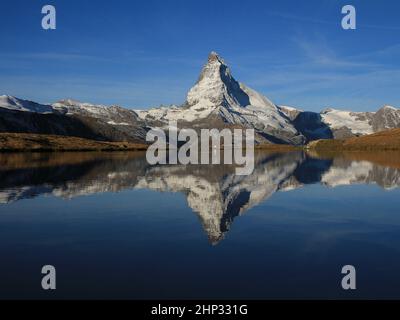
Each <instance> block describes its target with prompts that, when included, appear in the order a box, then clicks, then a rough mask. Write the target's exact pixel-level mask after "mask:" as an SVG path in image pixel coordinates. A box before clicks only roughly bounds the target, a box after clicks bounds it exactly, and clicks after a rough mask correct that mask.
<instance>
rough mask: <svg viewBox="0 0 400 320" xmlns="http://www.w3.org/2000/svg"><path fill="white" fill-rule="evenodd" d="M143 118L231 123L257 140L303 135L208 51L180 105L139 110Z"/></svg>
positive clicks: (201, 124)
mask: <svg viewBox="0 0 400 320" xmlns="http://www.w3.org/2000/svg"><path fill="white" fill-rule="evenodd" d="M138 114H139V116H140V117H141V118H143V119H144V120H147V121H155V122H158V123H159V122H165V123H166V122H168V121H170V120H176V121H178V122H179V121H180V122H181V123H182V122H183V123H185V124H188V123H191V124H192V125H193V126H194V127H197V128H201V127H210V126H216V127H218V126H222V125H224V126H226V125H235V126H240V127H243V128H254V129H255V131H256V139H257V141H259V142H264V143H265V142H270V143H290V144H301V143H303V142H304V137H303V135H301V134H300V133H299V132H298V131H297V130H296V129H295V127H294V126H293V125H292V123H291V121H290V119H289V118H288V116H287V115H286V114H285V113H284V112H282V111H281V110H280V109H279V107H278V106H276V105H275V104H274V103H272V102H271V101H270V100H268V99H267V98H266V97H264V96H263V95H261V94H260V93H258V92H256V91H254V90H252V89H250V88H249V87H247V86H245V85H244V84H242V83H239V82H237V81H236V80H235V79H234V77H233V76H232V73H231V71H230V69H229V67H228V66H227V65H226V64H225V62H224V60H223V59H222V58H221V57H220V56H219V55H218V54H217V53H216V52H214V51H213V52H211V53H210V54H209V56H208V61H207V63H206V64H205V65H204V67H203V69H202V71H201V73H200V77H199V79H198V80H197V82H196V84H195V85H194V86H193V87H192V88H191V89H190V90H189V92H188V94H187V99H186V103H185V104H184V105H182V106H180V107H176V106H173V107H169V108H165V107H164V108H156V109H151V110H148V111H139V112H138Z"/></svg>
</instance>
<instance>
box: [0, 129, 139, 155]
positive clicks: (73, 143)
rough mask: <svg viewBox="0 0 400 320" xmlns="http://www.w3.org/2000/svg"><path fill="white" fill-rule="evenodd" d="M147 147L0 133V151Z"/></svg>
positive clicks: (61, 137)
mask: <svg viewBox="0 0 400 320" xmlns="http://www.w3.org/2000/svg"><path fill="white" fill-rule="evenodd" d="M146 149H147V145H145V144H138V143H130V142H105V141H95V140H89V139H84V138H78V137H69V136H57V135H47V134H31V133H0V151H2V152H6V151H18V152H23V151H29V152H34V151H131V150H146Z"/></svg>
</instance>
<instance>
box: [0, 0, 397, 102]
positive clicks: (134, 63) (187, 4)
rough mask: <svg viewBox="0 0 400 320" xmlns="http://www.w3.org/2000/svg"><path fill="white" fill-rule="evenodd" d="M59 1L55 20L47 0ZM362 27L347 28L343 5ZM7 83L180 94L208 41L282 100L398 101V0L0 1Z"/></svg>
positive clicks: (53, 93)
mask: <svg viewBox="0 0 400 320" xmlns="http://www.w3.org/2000/svg"><path fill="white" fill-rule="evenodd" d="M45 4H53V5H55V7H56V9H57V30H55V31H45V30H43V29H42V28H41V19H42V14H41V8H42V6H43V5H45ZM345 4H353V5H354V6H355V7H356V9H357V30H348V31H345V30H343V29H342V28H341V25H340V22H341V18H342V14H341V7H342V6H343V5H345ZM0 11H1V13H2V14H1V16H2V17H1V19H0V41H1V42H0V94H10V95H15V96H18V97H21V98H26V99H31V100H35V101H39V102H42V103H47V102H54V101H56V100H59V99H62V98H74V99H77V100H81V101H86V102H93V103H103V104H119V105H122V106H126V107H137V108H139V107H140V108H147V107H150V106H157V105H159V104H171V103H176V104H179V103H182V102H184V100H185V96H186V92H187V90H188V89H189V88H190V87H191V86H192V85H193V84H194V82H195V81H196V80H197V77H198V75H199V72H200V69H201V67H202V65H203V64H204V63H205V61H206V59H207V55H208V53H209V52H210V51H211V50H215V51H217V52H218V53H219V54H220V55H221V56H222V57H223V58H224V59H225V60H226V61H227V63H228V64H229V65H230V67H231V69H232V73H233V75H234V77H235V78H236V79H237V80H238V81H241V82H244V83H246V84H247V85H249V86H250V87H253V88H254V89H256V90H258V91H260V92H262V93H263V94H265V95H266V96H268V97H269V98H270V99H271V100H273V101H274V102H275V103H277V104H285V105H292V106H296V107H301V108H303V109H307V110H320V109H322V108H324V107H327V106H332V107H337V108H343V109H352V110H375V109H377V108H378V107H380V106H381V105H383V104H392V105H395V106H398V107H400V59H399V57H400V19H399V18H398V17H399V14H400V3H399V1H395V0H393V1H392V0H386V1H378V0H369V1H334V0H315V1H314V0H312V1H311V0H309V1H301V2H300V1H289V0H279V1H265V0H264V1H233V0H230V1H228V0H219V1H200V0H198V1H190V0H186V1H177V0H169V1H166V0H164V1H161V0H160V1H149V0H146V1H128V0H126V1H122V0H113V1H102V0H97V1H89V0H86V1H85V0H80V1H77V0H63V1H55V0H48V1H36V0H29V1H28V0H25V1H22V0H13V1H11V0H1V3H0Z"/></svg>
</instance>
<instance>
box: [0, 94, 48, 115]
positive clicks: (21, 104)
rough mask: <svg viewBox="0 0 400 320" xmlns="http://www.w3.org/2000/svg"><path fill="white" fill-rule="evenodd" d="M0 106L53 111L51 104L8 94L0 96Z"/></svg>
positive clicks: (22, 109) (20, 109)
mask: <svg viewBox="0 0 400 320" xmlns="http://www.w3.org/2000/svg"><path fill="white" fill-rule="evenodd" d="M0 108H4V109H8V110H15V111H25V112H36V113H53V112H54V110H53V108H52V106H50V105H44V104H39V103H36V102H33V101H29V100H23V99H18V98H16V97H13V96H8V95H2V96H0Z"/></svg>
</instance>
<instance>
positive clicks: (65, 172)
mask: <svg viewBox="0 0 400 320" xmlns="http://www.w3.org/2000/svg"><path fill="white" fill-rule="evenodd" d="M315 183H320V184H322V185H325V186H327V187H336V186H340V185H350V184H372V183H374V184H377V185H379V186H381V187H382V188H385V189H392V188H397V187H399V185H400V155H399V153H394V152H392V153H385V154H384V155H377V154H371V153H345V154H340V155H333V154H331V155H329V154H322V155H321V154H312V153H304V152H286V153H271V152H261V151H260V152H256V154H255V169H254V171H253V173H252V174H251V175H248V176H237V175H235V167H234V166H231V165H191V166H184V165H158V166H151V165H149V164H148V163H147V161H146V158H145V154H144V153H135V152H130V153H118V152H116V153H51V154H45V153H26V154H24V153H19V154H1V155H0V203H1V204H7V203H11V202H15V201H18V200H21V199H27V198H33V197H37V196H39V195H43V194H51V195H54V196H56V197H62V198H64V199H71V198H74V197H77V196H83V195H90V194H95V193H103V192H118V191H122V190H125V189H150V190H155V191H161V192H181V193H183V194H185V196H186V199H187V203H188V206H189V207H190V208H191V209H192V210H193V211H194V212H195V213H196V214H197V215H198V216H199V219H200V221H201V224H202V226H203V228H204V230H205V232H206V233H207V236H208V238H209V241H210V243H212V244H217V243H218V242H219V241H220V240H221V239H223V238H224V234H225V233H226V232H228V231H229V228H230V225H231V224H232V222H233V220H234V218H235V217H236V216H238V215H242V214H244V213H245V212H246V211H247V210H249V209H250V208H252V207H254V206H257V205H258V204H260V203H261V202H263V201H265V200H267V199H268V198H269V197H271V196H272V195H273V194H274V193H275V192H277V191H290V190H293V189H297V188H301V187H302V186H303V185H306V184H315Z"/></svg>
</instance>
